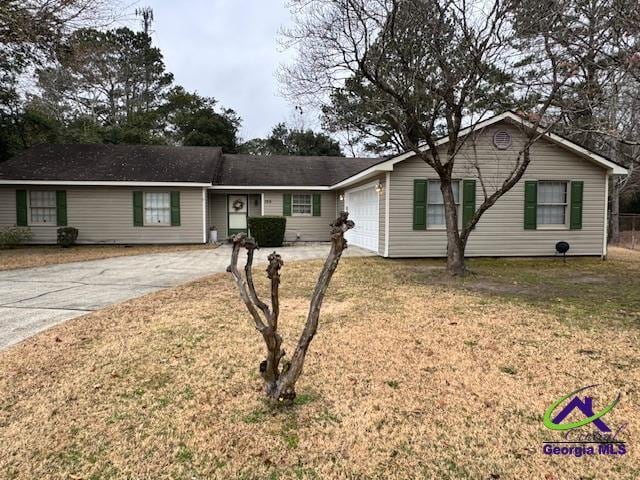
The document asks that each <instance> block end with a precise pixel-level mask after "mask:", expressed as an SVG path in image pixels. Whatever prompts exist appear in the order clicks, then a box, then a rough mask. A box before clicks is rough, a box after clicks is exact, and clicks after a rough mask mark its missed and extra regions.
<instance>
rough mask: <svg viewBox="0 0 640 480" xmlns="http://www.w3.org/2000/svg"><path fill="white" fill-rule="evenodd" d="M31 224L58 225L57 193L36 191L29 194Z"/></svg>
mask: <svg viewBox="0 0 640 480" xmlns="http://www.w3.org/2000/svg"><path fill="white" fill-rule="evenodd" d="M29 213H30V222H29V223H31V224H34V225H35V224H51V225H55V224H56V192H45V191H39V190H34V191H31V192H29Z"/></svg>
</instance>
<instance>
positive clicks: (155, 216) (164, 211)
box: [133, 191, 180, 227]
mask: <svg viewBox="0 0 640 480" xmlns="http://www.w3.org/2000/svg"><path fill="white" fill-rule="evenodd" d="M133 226H134V227H142V226H172V227H179V226H180V192H179V191H173V192H155V191H154V192H133Z"/></svg>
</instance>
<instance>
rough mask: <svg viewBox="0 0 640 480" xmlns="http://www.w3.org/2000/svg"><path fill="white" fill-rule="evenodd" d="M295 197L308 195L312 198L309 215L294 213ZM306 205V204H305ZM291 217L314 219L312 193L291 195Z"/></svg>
mask: <svg viewBox="0 0 640 480" xmlns="http://www.w3.org/2000/svg"><path fill="white" fill-rule="evenodd" d="M295 195H306V196H308V197H309V198H310V201H309V205H311V211H310V212H309V213H294V211H293V197H294V196H295ZM305 205H306V203H305ZM291 216H292V217H312V216H313V194H311V193H307V192H304V193H291Z"/></svg>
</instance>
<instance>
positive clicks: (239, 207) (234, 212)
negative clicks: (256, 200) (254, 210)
mask: <svg viewBox="0 0 640 480" xmlns="http://www.w3.org/2000/svg"><path fill="white" fill-rule="evenodd" d="M248 210H249V196H248V195H227V212H228V217H227V218H228V220H229V221H228V225H229V228H228V230H229V236H231V235H235V234H236V233H240V232H245V233H246V232H247V212H248Z"/></svg>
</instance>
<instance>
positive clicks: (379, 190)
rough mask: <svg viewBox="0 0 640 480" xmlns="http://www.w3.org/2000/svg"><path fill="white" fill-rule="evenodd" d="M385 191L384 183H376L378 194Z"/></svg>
mask: <svg viewBox="0 0 640 480" xmlns="http://www.w3.org/2000/svg"><path fill="white" fill-rule="evenodd" d="M383 191H384V187H383V186H382V183H380V182H378V184H377V185H376V192H377V193H378V195H381V194H382V192H383Z"/></svg>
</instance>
